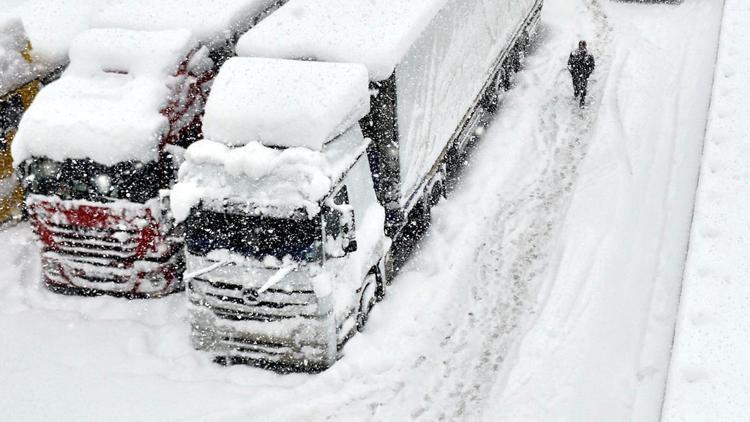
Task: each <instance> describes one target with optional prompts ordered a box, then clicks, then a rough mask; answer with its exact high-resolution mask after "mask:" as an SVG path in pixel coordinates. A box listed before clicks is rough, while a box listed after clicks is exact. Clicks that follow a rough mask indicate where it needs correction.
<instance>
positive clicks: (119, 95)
mask: <svg viewBox="0 0 750 422" xmlns="http://www.w3.org/2000/svg"><path fill="white" fill-rule="evenodd" d="M195 48H197V42H196V41H195V39H194V38H193V37H192V36H191V34H190V32H188V31H186V30H180V31H130V30H125V29H92V30H89V31H87V32H85V33H83V34H81V36H79V37H77V38H76V40H75V41H74V42H73V45H72V46H71V49H70V59H71V63H70V67H69V68H68V70H66V71H65V73H64V74H63V76H62V77H61V78H60V79H59V80H57V81H55V82H53V83H52V84H50V85H49V86H48V87H46V88H45V89H44V90H42V91H41V92H40V94H39V96H38V97H37V98H36V100H35V101H34V103H33V104H32V106H31V107H30V108H29V110H28V111H27V112H26V113H25V115H24V118H23V120H22V121H21V124H20V127H19V130H18V134H17V135H16V138H15V141H14V142H13V145H12V149H13V151H12V152H13V157H14V162H15V163H16V164H19V163H21V162H22V161H24V160H26V159H27V158H29V157H31V156H42V157H48V158H51V159H53V160H58V161H62V160H65V159H68V158H72V159H76V158H91V159H92V160H94V161H96V162H99V163H101V164H104V165H113V164H116V163H118V162H122V161H128V160H138V161H142V162H147V161H151V160H154V159H156V158H157V156H158V151H157V149H158V148H157V146H158V142H159V139H160V137H161V136H162V135H163V132H164V130H165V129H166V128H167V127H168V121H167V118H166V117H165V116H163V115H162V114H161V110H162V109H163V108H164V107H165V106H166V104H167V101H168V99H169V96H170V94H171V89H170V87H169V83H170V80H171V79H172V75H174V74H175V73H176V72H177V70H178V68H179V66H180V64H181V63H182V62H183V61H184V60H185V59H186V58H187V57H188V56H189V54H190V52H191V51H192V50H194V49H195Z"/></svg>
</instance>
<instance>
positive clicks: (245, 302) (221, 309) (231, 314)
mask: <svg viewBox="0 0 750 422" xmlns="http://www.w3.org/2000/svg"><path fill="white" fill-rule="evenodd" d="M188 294H189V297H190V303H191V304H193V305H194V306H201V307H205V308H207V309H210V310H211V312H213V314H214V315H216V316H217V317H219V318H222V319H226V320H232V321H244V320H249V321H265V322H269V321H279V320H287V319H292V318H304V319H317V318H319V314H318V301H317V297H316V296H315V292H313V291H286V290H274V289H269V290H267V291H265V292H263V293H262V294H257V292H256V291H255V290H253V289H246V288H243V287H242V286H241V285H238V284H233V283H227V282H217V281H210V280H207V279H205V278H200V277H198V278H195V279H193V280H190V282H188Z"/></svg>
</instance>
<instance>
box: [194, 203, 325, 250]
mask: <svg viewBox="0 0 750 422" xmlns="http://www.w3.org/2000/svg"><path fill="white" fill-rule="evenodd" d="M321 232H322V228H321V223H320V216H319V215H318V216H317V217H315V218H313V219H308V218H305V217H303V218H301V219H281V218H268V217H262V216H253V215H247V214H235V213H225V212H215V211H210V210H206V209H200V208H196V209H193V211H192V212H191V213H190V217H188V220H187V222H186V236H185V241H186V244H187V249H188V252H190V253H191V254H194V255H206V254H207V253H209V252H211V251H213V250H219V249H227V250H230V251H232V252H235V253H238V254H241V255H244V256H248V257H255V258H257V259H261V260H262V259H264V258H266V257H268V256H272V257H275V258H278V259H282V258H284V257H286V256H291V257H292V258H293V259H295V260H297V261H315V260H316V259H318V257H319V252H320V243H321V238H322V233H321Z"/></svg>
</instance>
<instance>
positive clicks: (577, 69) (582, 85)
mask: <svg viewBox="0 0 750 422" xmlns="http://www.w3.org/2000/svg"><path fill="white" fill-rule="evenodd" d="M595 66H596V64H595V63H594V56H592V55H591V54H589V52H588V50H586V41H581V42H579V43H578V48H577V49H575V50H573V52H572V53H570V58H569V59H568V71H569V72H570V76H572V77H573V92H574V94H575V97H576V98H578V99H579V100H580V105H581V107H583V106H584V105H586V94H587V92H588V85H589V76H591V74H592V73H594V67H595Z"/></svg>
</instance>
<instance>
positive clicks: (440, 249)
mask: <svg viewBox="0 0 750 422" xmlns="http://www.w3.org/2000/svg"><path fill="white" fill-rule="evenodd" d="M721 5H722V2H721V0H685V1H684V2H683V4H681V5H679V6H674V5H658V4H641V3H632V4H631V3H613V2H609V1H604V0H547V2H546V9H545V11H544V14H543V17H542V20H543V24H542V25H543V26H542V30H541V33H540V39H539V42H538V44H537V46H536V47H535V49H534V51H533V53H532V55H531V56H530V57H529V58H528V60H527V68H526V70H524V72H523V73H522V74H521V75H520V76H519V78H518V83H517V86H516V88H515V89H514V90H513V91H512V92H511V93H510V94H509V95H508V97H507V98H506V99H505V102H504V105H503V108H502V109H501V111H500V113H499V116H498V117H497V119H496V121H495V122H494V123H493V124H492V126H491V127H490V128H489V130H488V131H487V133H486V134H485V136H484V139H483V140H482V142H481V143H480V144H479V146H478V148H477V149H476V151H475V152H474V154H473V156H472V157H471V159H470V164H469V166H468V169H467V171H466V173H465V175H464V176H463V178H462V180H461V182H460V183H459V185H458V186H457V187H456V189H455V191H454V192H453V194H452V196H451V198H450V199H449V200H448V201H445V202H443V203H442V204H440V205H439V206H438V207H437V208H436V209H435V210H434V212H435V215H434V218H433V227H432V228H431V230H430V233H429V236H428V238H427V239H426V240H425V241H424V242H423V244H422V245H421V248H420V250H419V251H418V252H417V254H416V255H415V257H414V258H413V259H412V260H411V261H410V263H409V264H408V265H407V267H406V268H405V269H404V270H403V272H402V273H401V274H400V275H399V276H398V278H397V279H396V280H395V281H394V283H393V285H392V286H390V289H389V290H388V293H387V298H386V300H385V301H383V302H381V303H380V304H378V306H376V308H375V309H374V310H373V313H372V316H371V318H370V321H369V323H368V326H367V328H366V330H365V332H364V333H361V334H359V335H357V336H355V337H354V338H353V339H352V340H351V341H350V342H349V344H348V345H347V346H346V348H345V349H344V353H345V356H344V357H343V358H342V359H341V360H340V361H339V362H338V363H337V364H336V365H335V366H334V367H333V368H331V369H330V370H328V371H326V372H323V373H321V374H317V375H305V374H293V375H279V374H275V373H271V372H267V371H263V370H260V369H254V368H247V367H242V366H235V367H228V368H225V367H218V366H216V365H214V364H212V363H211V362H210V361H209V359H208V357H206V356H203V355H201V354H199V353H197V352H195V351H193V350H192V349H191V347H190V342H189V333H188V325H187V322H186V312H185V298H184V297H183V296H182V295H174V296H172V297H168V298H166V299H160V300H152V301H126V300H120V299H114V298H74V297H61V296H58V295H55V294H53V293H50V292H48V291H46V290H45V289H44V288H43V287H41V286H40V283H39V277H40V276H39V264H38V259H37V257H38V250H37V248H36V246H35V245H34V243H33V242H32V235H31V233H30V231H29V229H28V227H26V226H18V227H14V228H11V229H9V230H6V231H5V232H2V233H0V242H3V243H4V244H5V245H6V247H5V248H4V251H5V254H4V255H3V256H2V257H0V274H2V280H3V281H2V282H1V283H0V333H2V334H1V336H2V337H0V338H2V346H3V347H0V409H3V413H6V414H9V415H12V416H13V418H12V419H13V420H42V419H68V420H118V419H119V420H134V419H135V420H206V419H208V420H237V419H239V420H409V419H415V420H425V421H433V420H441V419H442V420H470V421H473V420H478V419H487V420H513V421H516V420H576V421H577V420H607V421H612V420H614V421H617V420H649V419H651V420H654V419H656V418H657V417H658V414H659V410H660V408H661V400H662V396H663V389H664V381H665V378H666V367H667V362H668V360H669V347H670V345H671V341H672V330H673V326H674V319H675V312H676V308H677V298H678V296H679V290H680V280H681V276H682V272H683V264H684V257H685V253H686V249H687V241H688V235H689V224H690V219H691V214H692V209H693V196H694V192H695V186H696V183H697V175H698V168H699V163H700V154H701V148H702V141H703V133H704V128H705V122H706V113H707V109H708V104H709V97H710V93H711V83H712V77H713V59H714V57H715V52H716V43H717V36H718V29H719V17H720V13H721ZM582 37H583V38H586V39H587V40H588V41H589V45H590V48H591V49H592V50H593V51H594V54H595V55H596V57H597V59H598V68H597V71H596V73H595V74H594V77H593V80H592V84H591V87H590V91H591V95H592V98H591V101H590V104H591V105H590V106H589V108H588V109H587V110H585V111H584V112H580V111H579V110H578V109H577V107H576V105H575V103H574V101H573V100H572V99H571V98H570V97H571V92H570V91H571V88H570V86H569V85H570V83H569V80H568V78H569V77H568V75H567V73H566V71H565V70H564V67H565V61H566V60H567V54H568V52H569V50H570V49H572V48H573V47H574V46H575V44H576V42H577V40H578V39H579V38H582Z"/></svg>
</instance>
